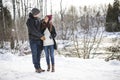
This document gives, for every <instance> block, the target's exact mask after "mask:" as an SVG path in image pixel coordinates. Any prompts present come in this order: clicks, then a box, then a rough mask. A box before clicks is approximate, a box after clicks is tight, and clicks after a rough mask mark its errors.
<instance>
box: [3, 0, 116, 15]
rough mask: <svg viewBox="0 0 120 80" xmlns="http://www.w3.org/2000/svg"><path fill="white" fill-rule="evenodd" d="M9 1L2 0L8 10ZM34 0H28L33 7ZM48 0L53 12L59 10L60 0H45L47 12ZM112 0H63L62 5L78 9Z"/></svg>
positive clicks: (48, 11) (111, 0)
mask: <svg viewBox="0 0 120 80" xmlns="http://www.w3.org/2000/svg"><path fill="white" fill-rule="evenodd" d="M9 1H11V0H3V2H4V5H6V6H8V8H10V10H12V4H11V3H10V2H9ZM36 1H37V0H29V3H31V5H32V7H35V5H36ZM43 1H45V0H43ZM50 1H52V9H53V13H54V12H59V11H60V1H61V0H47V14H50V10H51V5H50ZM113 1H114V0H63V2H62V5H63V9H65V8H67V9H68V8H69V7H70V6H71V5H73V6H75V7H76V8H77V9H78V8H79V7H80V6H85V5H86V6H95V5H97V6H98V5H101V4H109V3H113ZM6 2H7V3H6ZM11 12H12V11H11ZM43 12H44V11H43Z"/></svg>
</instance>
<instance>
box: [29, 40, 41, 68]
mask: <svg viewBox="0 0 120 80" xmlns="http://www.w3.org/2000/svg"><path fill="white" fill-rule="evenodd" d="M42 46H43V45H42V42H41V41H39V40H30V48H31V52H32V61H33V64H34V67H35V69H39V68H41V66H40V58H41V52H42Z"/></svg>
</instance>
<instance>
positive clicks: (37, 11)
mask: <svg viewBox="0 0 120 80" xmlns="http://www.w3.org/2000/svg"><path fill="white" fill-rule="evenodd" d="M31 13H32V14H33V15H37V14H39V13H40V10H39V9H37V8H33V9H32V11H31Z"/></svg>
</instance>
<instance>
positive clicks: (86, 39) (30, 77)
mask: <svg viewBox="0 0 120 80" xmlns="http://www.w3.org/2000/svg"><path fill="white" fill-rule="evenodd" d="M33 8H37V9H39V10H40V16H39V17H40V19H41V20H42V19H44V18H45V16H46V15H52V24H53V25H54V27H55V30H56V33H57V36H56V38H55V40H56V44H57V50H54V57H55V72H54V73H51V72H48V71H46V69H47V65H46V56H45V51H44V50H42V53H41V60H40V64H41V66H42V68H43V69H45V72H41V73H39V74H38V73H35V72H34V66H33V64H32V54H31V53H32V51H31V48H30V43H29V35H28V34H29V33H28V28H27V25H26V22H27V19H28V18H29V13H30V12H31V10H32V9H33ZM119 44H120V0H0V80H119V79H120V45H119Z"/></svg>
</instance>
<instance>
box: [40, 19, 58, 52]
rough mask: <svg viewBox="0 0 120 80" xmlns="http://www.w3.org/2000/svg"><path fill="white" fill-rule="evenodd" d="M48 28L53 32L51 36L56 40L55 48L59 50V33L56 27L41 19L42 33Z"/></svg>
mask: <svg viewBox="0 0 120 80" xmlns="http://www.w3.org/2000/svg"><path fill="white" fill-rule="evenodd" d="M46 28H48V30H49V32H50V33H51V38H52V39H53V41H54V49H56V50H57V44H56V41H55V37H56V35H57V33H56V30H55V27H54V26H53V25H52V26H51V25H50V24H49V23H45V22H44V20H42V21H41V33H42V34H44V31H45V30H46Z"/></svg>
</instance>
